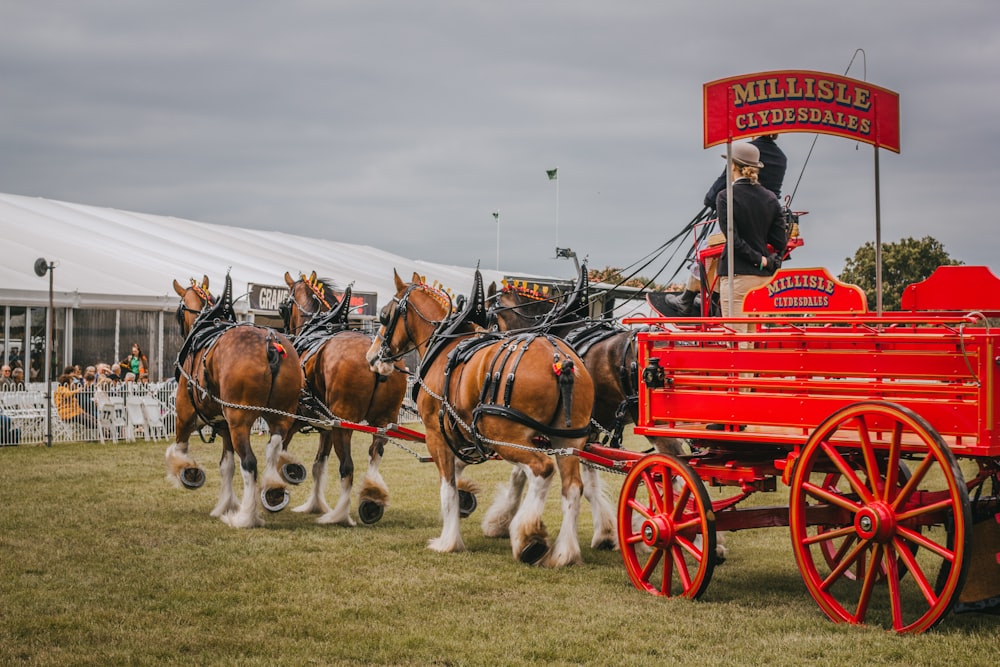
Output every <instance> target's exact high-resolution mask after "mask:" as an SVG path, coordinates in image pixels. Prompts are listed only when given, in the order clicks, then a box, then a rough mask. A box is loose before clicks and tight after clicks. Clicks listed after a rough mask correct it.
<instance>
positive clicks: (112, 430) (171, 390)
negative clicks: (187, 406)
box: [0, 380, 420, 446]
mask: <svg viewBox="0 0 1000 667" xmlns="http://www.w3.org/2000/svg"><path fill="white" fill-rule="evenodd" d="M52 390H53V399H52V413H51V414H52V417H51V420H52V442H54V443H58V442H100V443H105V442H119V441H125V442H134V441H141V440H149V441H154V440H160V441H169V440H173V438H174V432H175V425H176V416H177V413H176V411H175V407H174V401H175V397H176V395H177V382H176V381H174V380H170V381H167V382H162V383H157V384H145V383H127V384H126V383H122V384H117V385H111V386H108V387H107V388H105V389H99V388H96V387H94V386H91V387H81V388H79V389H78V390H76V391H75V392H74V393H73V394H72V396H69V397H66V396H63V392H59V391H57V389H56V387H55V385H53V388H52ZM410 396H411V393H410V392H407V399H406V400H405V401H404V402H403V405H402V407H401V408H400V411H399V417H398V419H397V422H398V423H400V424H405V423H412V422H415V421H420V417H419V415H418V414H417V412H416V406H415V405H414V403H413V401H412V400H411V399H410V398H409V397H410ZM66 400H73V401H75V402H76V404H77V405H78V406H79V408H78V410H66V409H65V408H66V405H63V406H62V407H63V409H62V410H60V405H59V404H60V402H61V401H66ZM69 407H70V408H73V406H72V405H71V406H69ZM71 412H79V413H80V414H78V415H77V416H76V417H74V418H71V419H64V418H63V415H67V414H69V413H71ZM80 415H84V416H80ZM48 420H49V417H48V398H47V396H46V394H45V385H44V384H43V383H33V384H31V385H29V387H28V388H26V389H17V390H15V391H0V446H4V445H18V444H22V445H32V444H44V443H45V442H46V437H45V435H46V433H47V432H48ZM266 431H267V424H266V423H265V422H264V420H263V419H260V420H258V422H257V423H256V424H254V432H255V433H263V432H266Z"/></svg>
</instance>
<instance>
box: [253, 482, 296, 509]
mask: <svg viewBox="0 0 1000 667" xmlns="http://www.w3.org/2000/svg"><path fill="white" fill-rule="evenodd" d="M291 497H292V494H291V493H289V492H288V489H281V488H277V487H275V488H270V489H264V490H263V491H261V492H260V504H261V505H263V506H264V509H266V510H267V511H268V512H280V511H281V510H283V509H285V507H287V506H288V501H289V499H290V498H291Z"/></svg>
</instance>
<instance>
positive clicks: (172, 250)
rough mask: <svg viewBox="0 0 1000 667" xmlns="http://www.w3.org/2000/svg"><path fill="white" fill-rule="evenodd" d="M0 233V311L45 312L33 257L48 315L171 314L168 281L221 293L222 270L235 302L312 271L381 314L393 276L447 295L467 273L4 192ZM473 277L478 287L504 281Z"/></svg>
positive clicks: (351, 247)
mask: <svg viewBox="0 0 1000 667" xmlns="http://www.w3.org/2000/svg"><path fill="white" fill-rule="evenodd" d="M0 230H2V237H3V240H4V242H3V248H4V261H3V262H0V303H2V304H7V305H36V306H45V305H48V287H49V286H48V280H49V279H48V276H46V277H44V278H39V277H38V276H37V275H36V274H35V272H34V268H33V267H34V263H35V260H36V258H38V257H44V258H45V259H46V260H48V261H50V262H51V261H55V262H57V267H56V270H55V272H54V286H53V292H54V300H55V306H56V307H57V308H58V307H69V308H82V307H90V308H94V307H98V308H100V307H115V308H124V309H128V308H136V309H151V308H152V309H165V310H172V309H174V308H175V307H176V306H177V295H176V294H175V293H174V290H173V287H172V284H173V280H174V279H177V280H178V281H179V282H180V283H181V284H184V285H186V284H187V283H188V282H189V279H190V278H198V279H200V278H201V276H202V275H208V277H209V279H210V281H211V285H212V286H213V287H221V285H222V282H223V279H224V277H225V274H226V271H227V270H230V267H231V275H232V279H233V293H234V296H236V297H238V296H240V295H242V294H243V293H244V291H245V290H246V289H247V285H248V284H249V283H253V284H258V285H283V284H284V278H283V276H284V274H285V272H286V271H288V272H289V273H291V274H292V275H293V276H295V277H297V276H298V274H299V272H306V273H309V272H311V271H316V273H317V275H319V276H322V277H326V278H332V279H333V280H334V281H336V283H337V286H338V287H340V288H343V287H346V286H347V284H349V283H351V282H353V283H354V290H355V291H356V292H359V291H364V292H376V293H377V294H378V301H379V305H380V306H381V305H382V304H384V303H385V302H386V301H388V300H389V299H390V298H391V296H392V294H394V292H395V288H394V287H393V281H392V271H393V269H396V270H397V271H399V274H400V276H402V277H403V278H404V279H405V280H409V278H410V276H411V275H412V273H413V272H414V271H416V272H417V273H419V274H421V275H424V276H426V277H427V280H428V281H434V280H437V281H438V282H439V283H441V284H442V285H444V286H445V287H448V288H449V289H451V291H452V292H453V293H454V294H463V293H467V292H468V290H469V289H470V287H471V286H472V278H473V274H474V271H475V269H474V268H471V267H460V266H449V265H444V264H435V263H431V262H424V261H421V260H412V259H408V258H405V257H400V256H399V255H394V254H392V253H389V252H385V251H382V250H378V249H377V248H373V247H371V246H367V245H355V244H351V243H340V242H337V241H329V240H325V239H315V238H308V237H304V236H295V235H293V234H285V233H283V232H270V231H259V230H254V229H243V228H240V227H228V226H224V225H214V224H209V223H205V222H195V221H193V220H185V219H182V218H174V217H170V216H161V215H149V214H145V213H134V212H130V211H121V210H117V209H113V208H101V207H97V206H85V205H82V204H72V203H68V202H61V201H56V200H52V199H42V198H38V197H25V196H19V195H9V194H0ZM330 234H331V235H335V234H336V230H335V229H331V230H330ZM481 273H482V274H483V279H484V281H485V283H486V284H487V285H489V283H490V282H491V281H495V282H497V284H499V283H500V280H501V278H502V277H503V274H502V273H500V272H498V271H491V270H485V269H484V270H482V271H481ZM245 303H246V302H245V300H244V301H242V302H238V303H237V307H238V309H241V310H245V308H246V305H245Z"/></svg>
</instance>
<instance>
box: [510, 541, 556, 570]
mask: <svg viewBox="0 0 1000 667" xmlns="http://www.w3.org/2000/svg"><path fill="white" fill-rule="evenodd" d="M548 551H549V545H547V544H546V543H545V542H543V541H541V540H532V541H531V542H528V543H527V544H526V545H524V548H523V549H521V553H520V554H519V555H518V560H520V561H521V562H522V563H527V564H528V565H534V564H535V563H537V562H538V561H540V560H542V557H543V556H545V554H546V553H548Z"/></svg>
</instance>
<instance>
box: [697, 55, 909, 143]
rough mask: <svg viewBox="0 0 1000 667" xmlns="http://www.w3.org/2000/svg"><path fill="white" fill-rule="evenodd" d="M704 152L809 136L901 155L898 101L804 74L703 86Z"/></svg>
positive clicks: (869, 88) (848, 82) (867, 87)
mask: <svg viewBox="0 0 1000 667" xmlns="http://www.w3.org/2000/svg"><path fill="white" fill-rule="evenodd" d="M704 97H705V99H704V103H705V110H704V122H705V148H709V147H711V146H715V145H718V144H723V143H726V142H728V141H732V140H734V139H741V138H743V137H756V136H759V135H761V134H782V133H785V132H812V133H819V134H832V135H836V136H840V137H847V138H849V139H856V140H857V141H862V142H864V143H867V144H872V145H873V146H876V147H879V148H887V149H889V150H891V151H894V152H896V153H898V152H899V95H898V94H897V93H894V92H892V91H891V90H886V89H885V88H880V87H879V86H873V85H871V84H870V83H867V82H865V81H858V80H857V79H850V78H847V77H843V76H837V75H835V74H825V73H822V72H810V71H806V70H782V71H775V72H760V73H757V74H744V75H742V76H734V77H729V78H726V79H719V80H718V81H712V82H710V83H706V84H705V85H704Z"/></svg>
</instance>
